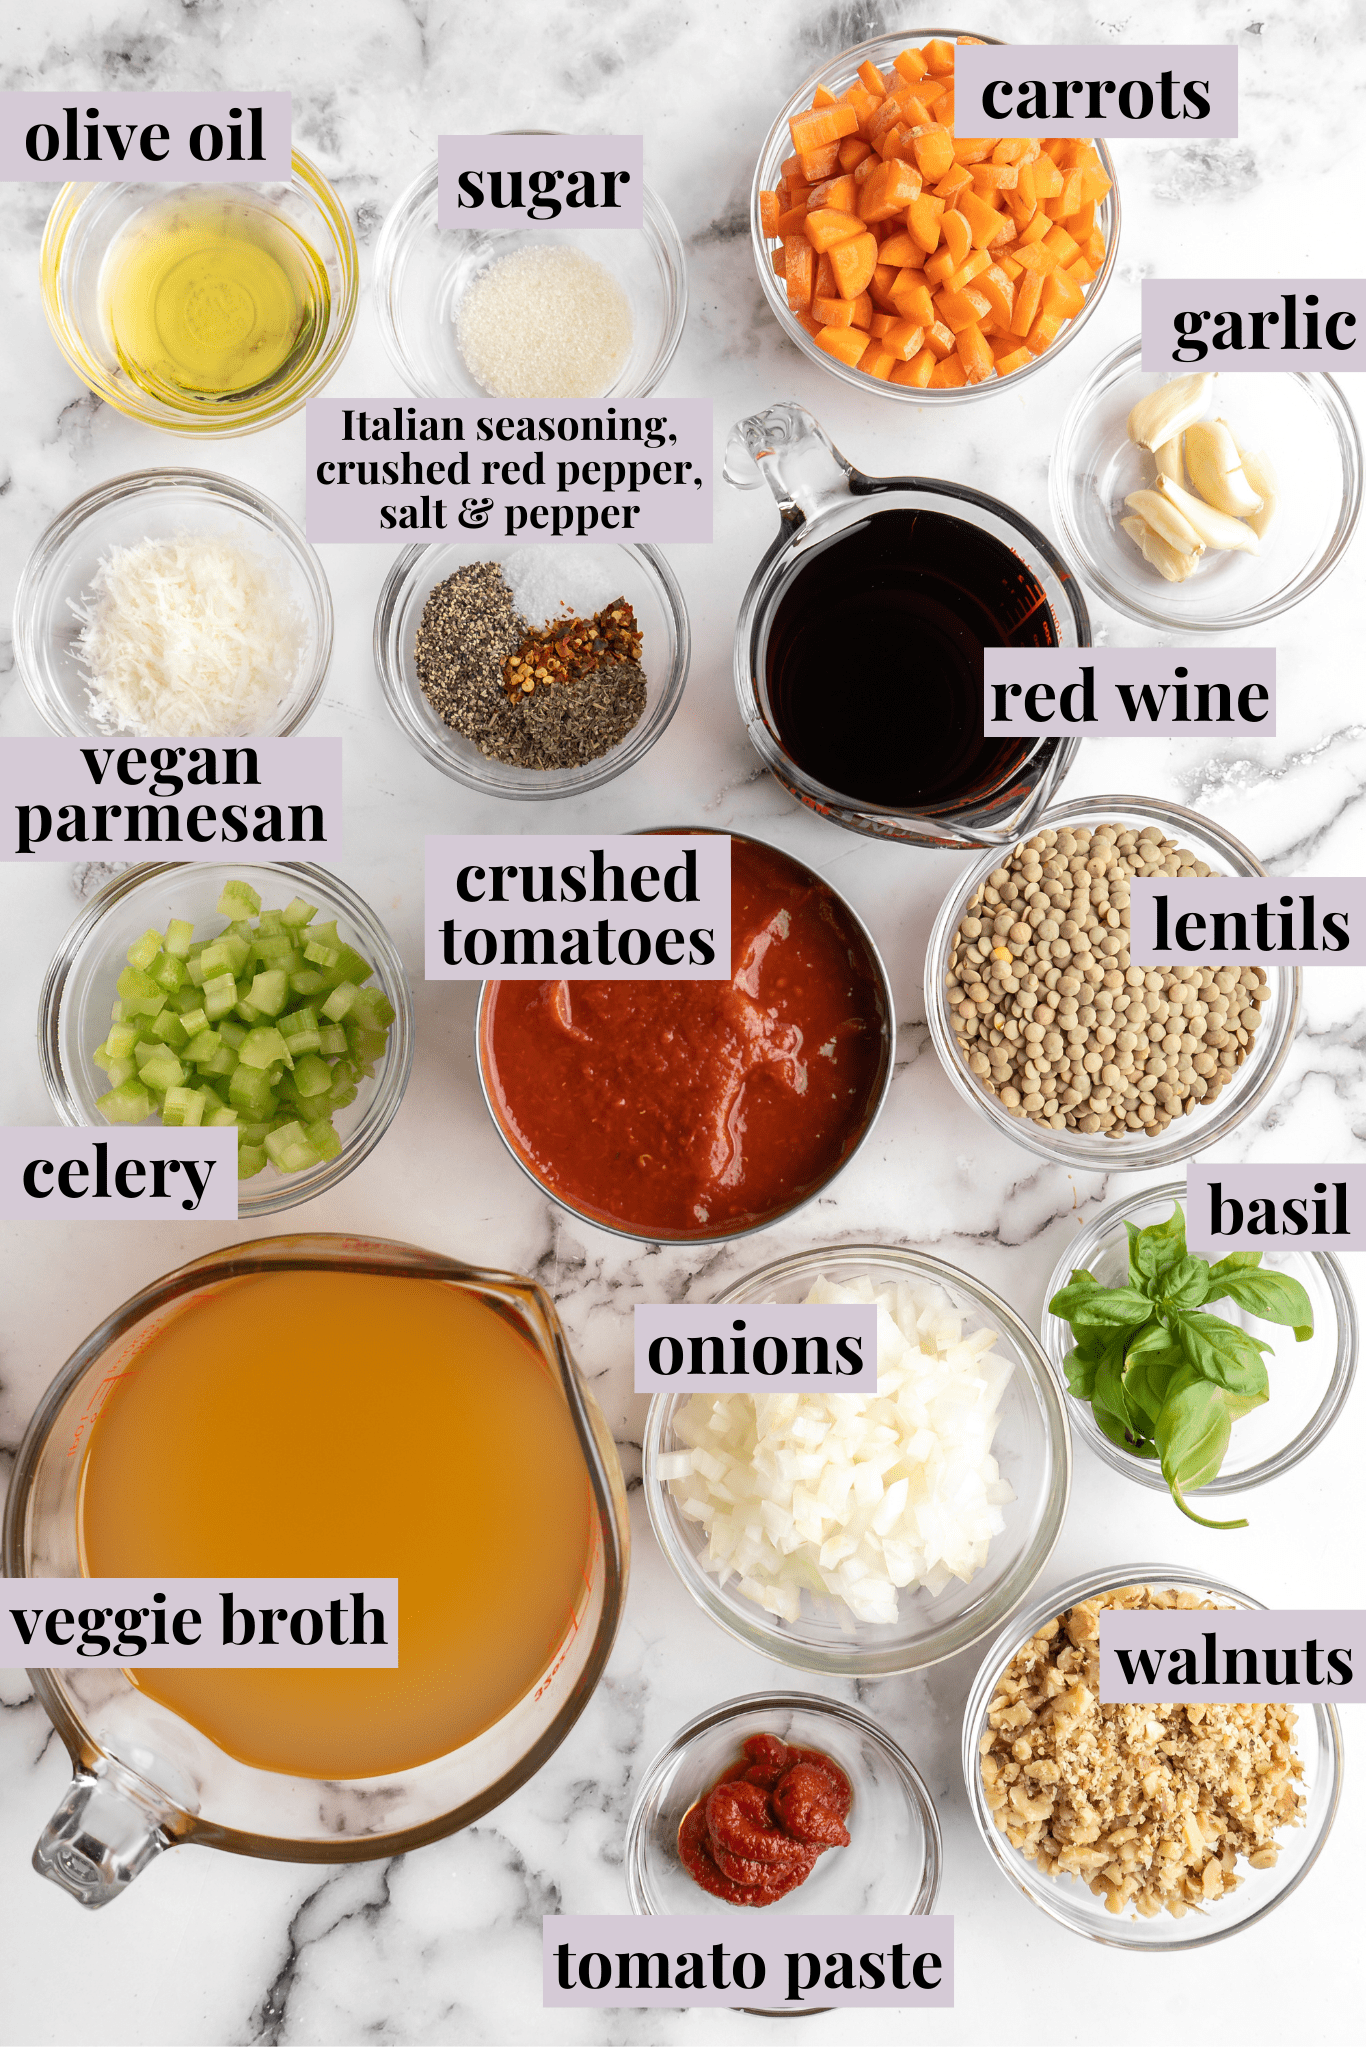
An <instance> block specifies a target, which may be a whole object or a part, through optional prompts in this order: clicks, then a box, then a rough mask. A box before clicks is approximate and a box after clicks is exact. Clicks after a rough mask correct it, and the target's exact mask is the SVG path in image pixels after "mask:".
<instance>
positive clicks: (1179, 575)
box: [1119, 493, 1200, 583]
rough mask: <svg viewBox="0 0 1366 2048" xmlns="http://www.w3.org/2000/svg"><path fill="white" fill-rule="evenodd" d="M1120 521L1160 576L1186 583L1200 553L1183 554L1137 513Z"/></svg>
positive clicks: (1145, 559)
mask: <svg viewBox="0 0 1366 2048" xmlns="http://www.w3.org/2000/svg"><path fill="white" fill-rule="evenodd" d="M1148 495H1150V496H1151V495H1152V494H1151V493H1149V494H1148ZM1119 523H1120V525H1121V526H1122V527H1123V528H1124V531H1125V532H1126V533H1127V534H1128V536H1129V538H1130V539H1131V540H1133V541H1136V542H1137V544H1138V546H1139V547H1140V548H1141V549H1142V550H1143V559H1144V561H1145V562H1151V564H1152V566H1153V568H1154V569H1156V570H1157V572H1158V574H1159V575H1160V576H1165V578H1166V579H1167V581H1168V583H1184V582H1185V580H1186V578H1187V577H1188V576H1189V575H1191V574H1193V572H1194V571H1195V569H1196V568H1197V567H1198V565H1199V561H1200V557H1199V555H1198V554H1192V555H1186V554H1182V553H1181V552H1180V550H1179V549H1177V548H1174V547H1172V546H1171V544H1170V543H1169V542H1168V541H1165V540H1163V538H1162V536H1161V534H1160V533H1155V532H1154V531H1153V529H1152V527H1151V526H1149V524H1148V522H1147V520H1146V519H1143V518H1140V517H1139V515H1138V514H1137V513H1131V514H1130V516H1129V517H1128V518H1127V519H1121V520H1120V522H1119Z"/></svg>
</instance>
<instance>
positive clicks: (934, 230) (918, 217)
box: [906, 193, 941, 255]
mask: <svg viewBox="0 0 1366 2048" xmlns="http://www.w3.org/2000/svg"><path fill="white" fill-rule="evenodd" d="M940 219H941V215H940V212H939V211H937V210H936V208H935V205H934V202H933V200H931V199H928V198H926V197H925V196H924V194H923V193H922V195H921V197H920V198H919V199H913V200H912V201H911V204H910V205H909V206H908V207H907V209H906V228H907V232H908V233H909V234H910V236H911V239H912V240H913V241H915V242H918V243H919V244H920V247H921V248H922V249H923V250H925V252H926V254H927V255H928V254H931V253H932V252H933V251H934V250H935V249H937V248H938V247H939V236H940Z"/></svg>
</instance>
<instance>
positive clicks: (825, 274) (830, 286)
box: [811, 254, 838, 326]
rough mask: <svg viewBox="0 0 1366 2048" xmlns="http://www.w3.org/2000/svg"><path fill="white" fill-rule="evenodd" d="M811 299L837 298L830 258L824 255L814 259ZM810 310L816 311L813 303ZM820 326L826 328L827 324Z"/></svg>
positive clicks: (826, 322)
mask: <svg viewBox="0 0 1366 2048" xmlns="http://www.w3.org/2000/svg"><path fill="white" fill-rule="evenodd" d="M811 297H812V300H813V302H814V301H815V300H816V299H833V298H836V297H838V293H837V292H836V290H835V273H834V271H833V270H832V269H831V268H830V258H829V257H828V256H826V255H824V254H821V255H820V256H818V257H817V258H816V275H815V278H814V280H813V281H812V285H811ZM811 310H812V312H813V313H814V312H815V310H816V308H815V305H814V303H813V305H812V308H811ZM822 324H823V325H825V326H828V325H829V322H828V321H825V322H823V323H822Z"/></svg>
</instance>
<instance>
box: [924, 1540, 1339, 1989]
mask: <svg viewBox="0 0 1366 2048" xmlns="http://www.w3.org/2000/svg"><path fill="white" fill-rule="evenodd" d="M1132 1585H1155V1586H1174V1587H1178V1588H1183V1589H1184V1588H1187V1587H1189V1588H1191V1589H1192V1590H1194V1591H1197V1592H1202V1593H1208V1594H1213V1595H1217V1596H1219V1597H1221V1598H1226V1599H1229V1600H1232V1601H1233V1603H1234V1605H1235V1606H1237V1607H1242V1608H1245V1609H1248V1610H1250V1611H1253V1612H1258V1611H1264V1610H1265V1606H1266V1603H1265V1601H1262V1600H1255V1599H1253V1597H1252V1595H1251V1594H1250V1593H1244V1592H1242V1591H1240V1590H1239V1588H1238V1587H1236V1586H1230V1585H1229V1584H1227V1583H1226V1582H1225V1581H1223V1580H1221V1579H1215V1578H1210V1577H1208V1576H1205V1575H1203V1574H1202V1573H1201V1572H1200V1571H1199V1570H1198V1569H1197V1568H1195V1567H1193V1566H1186V1565H1167V1564H1129V1565H1115V1566H1113V1567H1102V1568H1100V1569H1096V1568H1094V1567H1093V1568H1092V1569H1091V1570H1090V1571H1087V1572H1083V1573H1081V1574H1079V1575H1078V1576H1077V1577H1076V1578H1073V1579H1069V1580H1068V1581H1067V1582H1066V1584H1064V1585H1062V1586H1058V1587H1056V1588H1055V1589H1053V1590H1052V1591H1051V1592H1049V1593H1048V1594H1046V1595H1044V1596H1043V1597H1042V1598H1041V1599H1036V1600H1034V1601H1031V1602H1030V1603H1029V1605H1028V1606H1021V1607H1019V1608H1017V1609H1016V1611H1015V1613H1014V1614H1013V1615H1012V1616H1011V1618H1010V1619H1009V1620H1008V1621H1007V1622H1006V1624H1005V1626H1004V1627H1003V1628H1002V1630H1001V1631H1000V1634H999V1635H997V1636H996V1637H995V1638H994V1640H993V1641H992V1643H991V1646H990V1648H989V1649H988V1650H987V1653H986V1655H985V1656H984V1657H983V1659H982V1662H981V1664H980V1665H979V1667H978V1669H977V1673H976V1675H975V1677H974V1678H973V1681H972V1686H971V1688H970V1690H969V1692H968V1697H967V1702H966V1704H965V1706H964V1709H963V1732H962V1741H961V1745H960V1751H959V1763H960V1767H961V1769H962V1773H963V1781H964V1785H965V1787H966V1790H967V1795H968V1805H969V1806H970V1807H971V1809H972V1817H973V1820H974V1821H975V1822H976V1824H977V1832H978V1834H979V1835H980V1837H981V1838H982V1840H983V1842H984V1843H985V1844H986V1847H987V1850H988V1852H989V1854H990V1856H991V1858H992V1861H993V1862H994V1863H995V1864H996V1865H997V1867H998V1869H999V1870H1000V1871H1001V1873H1002V1874H1003V1875H1004V1877H1005V1878H1006V1880H1007V1881H1008V1883H1009V1884H1010V1885H1011V1888H1012V1889H1018V1890H1020V1891H1023V1892H1024V1894H1025V1896H1026V1898H1028V1899H1029V1900H1030V1901H1031V1903H1032V1904H1033V1905H1036V1906H1038V1907H1039V1908H1040V1909H1041V1911H1043V1912H1045V1913H1047V1915H1048V1917H1049V1919H1050V1920H1056V1921H1057V1922H1058V1924H1059V1926H1061V1927H1064V1928H1066V1930H1067V1932H1068V1933H1069V1934H1079V1935H1081V1936H1082V1937H1083V1939H1085V1940H1087V1941H1095V1942H1099V1943H1100V1944H1101V1945H1102V1946H1103V1947H1106V1948H1125V1949H1139V1950H1148V1951H1153V1952H1156V1953H1158V1954H1167V1953H1169V1952H1170V1951H1172V1950H1174V1949H1187V1948H1207V1947H1209V1946H1210V1945H1211V1944H1212V1943H1214V1942H1216V1941H1227V1940H1228V1939H1229V1938H1230V1936H1232V1935H1235V1934H1241V1933H1243V1932H1244V1931H1245V1930H1246V1929H1247V1928H1249V1927H1252V1926H1255V1925H1256V1923H1257V1922H1258V1921H1259V1920H1263V1919H1265V1917H1266V1915H1267V1914H1268V1913H1269V1912H1270V1911H1271V1910H1272V1908H1273V1907H1275V1906H1278V1905H1279V1904H1280V1902H1281V1900H1282V1899H1285V1898H1288V1897H1289V1896H1290V1894H1291V1892H1293V1891H1295V1890H1297V1889H1298V1887H1299V1886H1300V1884H1302V1883H1303V1881H1304V1879H1305V1878H1306V1877H1307V1876H1308V1875H1309V1872H1310V1871H1311V1870H1312V1869H1313V1867H1314V1864H1315V1863H1316V1862H1317V1861H1318V1858H1319V1854H1320V1852H1321V1851H1322V1849H1323V1845H1324V1843H1325V1842H1326V1841H1327V1839H1328V1837H1329V1835H1330V1834H1331V1832H1332V1828H1333V1822H1334V1820H1335V1819H1336V1817H1337V1810H1338V1801H1339V1799H1340V1797H1341V1792H1342V1773H1343V1747H1342V1724H1341V1722H1340V1721H1339V1719H1338V1712H1337V1709H1336V1707H1331V1706H1326V1705H1323V1704H1320V1703H1312V1704H1310V1705H1307V1706H1305V1707H1302V1708H1301V1709H1300V1710H1299V1711H1300V1712H1302V1713H1305V1714H1306V1715H1312V1717H1313V1721H1314V1725H1315V1728H1316V1730H1317V1732H1318V1737H1319V1742H1320V1746H1321V1748H1322V1749H1323V1751H1324V1752H1325V1753H1326V1756H1327V1760H1328V1776H1329V1781H1330V1791H1329V1798H1328V1809H1327V1812H1326V1814H1325V1815H1324V1818H1323V1824H1322V1827H1321V1829H1320V1832H1319V1835H1318V1838H1317V1840H1316V1841H1314V1843H1313V1845H1312V1847H1311V1848H1310V1850H1309V1854H1308V1855H1307V1857H1306V1858H1305V1861H1304V1864H1303V1866H1302V1867H1301V1869H1300V1870H1299V1871H1298V1872H1297V1873H1296V1875H1295V1876H1294V1877H1293V1878H1292V1879H1291V1881H1290V1883H1289V1884H1287V1885H1285V1886H1284V1887H1283V1888H1282V1889H1281V1890H1280V1891H1278V1892H1277V1893H1276V1894H1275V1896H1274V1897H1272V1898H1270V1899H1268V1900H1267V1901H1266V1903H1265V1904H1264V1905H1263V1906H1261V1907H1260V1908H1259V1909H1258V1911H1257V1912H1255V1913H1253V1914H1251V1915H1250V1916H1249V1918H1247V1919H1246V1920H1240V1921H1239V1922H1238V1923H1237V1924H1236V1925H1234V1926H1225V1927H1216V1928H1214V1929H1212V1930H1208V1931H1199V1932H1197V1931H1195V1930H1194V1929H1193V1930H1192V1932H1191V1933H1189V1934H1185V1935H1175V1934H1173V1935H1169V1936H1168V1937H1167V1938H1166V1939H1165V1940H1163V1941H1149V1942H1136V1941H1134V1940H1132V1939H1128V1938H1126V1937H1125V1936H1124V1935H1123V1933H1122V1932H1121V1930H1122V1928H1123V1927H1124V1925H1125V1922H1124V1921H1123V1920H1122V1919H1120V1917H1119V1916H1118V1915H1116V1916H1113V1918H1112V1916H1111V1915H1109V1914H1107V1915H1106V1916H1105V1917H1106V1921H1107V1922H1108V1923H1109V1924H1108V1925H1106V1926H1101V1925H1099V1924H1097V1926H1096V1927H1094V1928H1092V1927H1090V1926H1087V1927H1074V1926H1073V1925H1072V1923H1071V1921H1070V1920H1068V1919H1067V1918H1066V1917H1065V1916H1064V1915H1063V1913H1062V1912H1061V1911H1060V1910H1059V1905H1058V1903H1057V1900H1056V1899H1055V1898H1054V1896H1053V1893H1052V1892H1051V1891H1049V1892H1046V1891H1045V1890H1044V1887H1045V1886H1049V1887H1053V1888H1054V1890H1056V1891H1057V1892H1058V1893H1060V1894H1062V1896H1063V1897H1064V1898H1066V1897H1074V1896H1076V1893H1075V1892H1072V1893H1068V1892H1066V1891H1065V1890H1064V1888H1063V1887H1061V1886H1057V1885H1056V1882H1055V1880H1054V1879H1052V1878H1046V1877H1040V1876H1038V1875H1037V1874H1036V1871H1035V1866H1034V1865H1033V1864H1032V1863H1030V1862H1029V1861H1028V1859H1027V1858H1024V1857H1019V1858H1016V1857H1015V1853H1014V1852H1013V1851H1012V1850H1010V1849H1009V1848H1008V1847H1003V1846H1002V1843H1001V1838H1000V1831H999V1829H998V1828H997V1827H996V1826H995V1825H994V1824H993V1822H992V1820H991V1817H990V1815H989V1814H988V1813H987V1812H986V1811H985V1801H984V1799H983V1796H982V1777H981V1772H980V1770H979V1769H978V1767H977V1765H978V1756H979V1751H978V1748H977V1744H978V1741H979V1740H980V1738H981V1735H982V1733H983V1730H984V1724H985V1721H986V1714H987V1709H988V1707H989V1706H990V1704H991V1700H992V1697H993V1695H994V1694H995V1690H996V1684H997V1681H998V1679H999V1678H1000V1676H1001V1673H1002V1672H1003V1671H1004V1669H1005V1667H1006V1665H1007V1664H1008V1663H1009V1661H1010V1659H1011V1658H1012V1657H1013V1656H1014V1655H1015V1653H1016V1651H1017V1650H1019V1649H1020V1647H1021V1646H1022V1644H1024V1643H1026V1642H1027V1641H1028V1640H1029V1638H1030V1636H1031V1635H1032V1634H1033V1632H1034V1630H1035V1629H1036V1628H1037V1627H1038V1625H1039V1623H1040V1622H1041V1621H1047V1620H1049V1619H1050V1618H1051V1617H1052V1616H1053V1615H1055V1614H1061V1613H1062V1612H1064V1610H1065V1609H1067V1608H1068V1607H1072V1606H1075V1605H1076V1604H1077V1602H1079V1601H1082V1600H1090V1599H1094V1598H1095V1597H1096V1595H1097V1594H1099V1593H1108V1592H1113V1591H1114V1590H1116V1589H1117V1588H1118V1587H1120V1586H1132ZM1165 1917H1167V1918H1171V1916H1170V1915H1167V1916H1165ZM1187 1919H1188V1920H1194V1921H1195V1923H1196V1928H1197V1929H1202V1930H1203V1929H1204V1927H1205V1923H1204V1922H1203V1921H1202V1920H1201V1919H1200V1916H1199V1915H1198V1914H1191V1915H1188V1916H1187ZM1145 1924H1151V1923H1145ZM1186 1924H1187V1921H1186V1920H1172V1925H1173V1927H1184V1926H1185V1925H1186Z"/></svg>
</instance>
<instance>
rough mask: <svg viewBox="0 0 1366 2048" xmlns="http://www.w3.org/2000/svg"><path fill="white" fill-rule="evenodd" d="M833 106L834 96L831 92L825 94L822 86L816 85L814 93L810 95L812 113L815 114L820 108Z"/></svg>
mask: <svg viewBox="0 0 1366 2048" xmlns="http://www.w3.org/2000/svg"><path fill="white" fill-rule="evenodd" d="M834 104H835V95H834V94H833V93H832V92H827V91H826V89H825V87H824V86H823V85H818V86H817V87H816V90H815V92H814V93H813V94H812V95H811V111H812V113H815V112H816V111H817V109H818V108H820V107H833V106H834Z"/></svg>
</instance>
